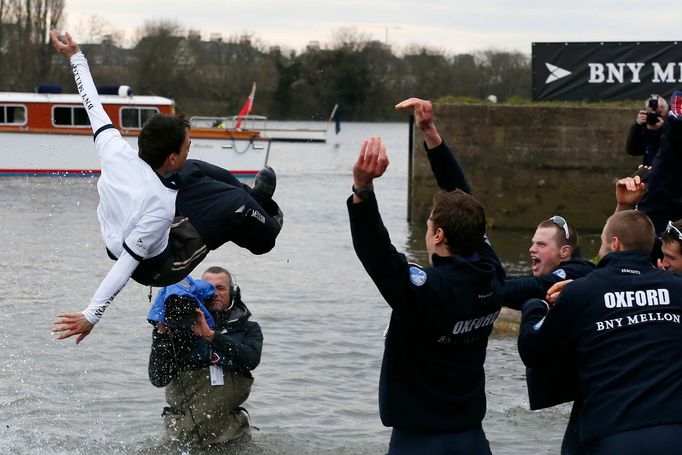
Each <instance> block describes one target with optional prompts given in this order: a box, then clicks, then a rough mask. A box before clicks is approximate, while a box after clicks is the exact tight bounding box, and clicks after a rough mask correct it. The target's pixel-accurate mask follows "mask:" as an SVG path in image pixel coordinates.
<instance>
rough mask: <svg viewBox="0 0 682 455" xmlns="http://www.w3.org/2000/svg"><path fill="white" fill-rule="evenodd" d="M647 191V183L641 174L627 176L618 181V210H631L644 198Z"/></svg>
mask: <svg viewBox="0 0 682 455" xmlns="http://www.w3.org/2000/svg"><path fill="white" fill-rule="evenodd" d="M645 191H646V183H644V182H642V179H641V178H640V177H639V175H635V176H634V177H625V178H622V179H620V180H618V182H617V183H616V203H617V204H618V205H617V207H616V211H617V212H618V211H620V210H630V209H632V208H634V207H635V205H636V204H637V203H638V202H639V200H640V199H642V196H644V192H645Z"/></svg>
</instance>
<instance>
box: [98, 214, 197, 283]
mask: <svg viewBox="0 0 682 455" xmlns="http://www.w3.org/2000/svg"><path fill="white" fill-rule="evenodd" d="M107 251H108V250H107ZM208 251H209V249H208V248H207V247H206V245H205V244H204V241H203V240H202V238H201V236H200V235H199V233H198V232H197V230H196V229H195V228H194V226H192V224H191V223H190V222H189V220H188V219H187V218H184V217H175V220H174V221H173V225H172V226H171V229H170V236H169V238H168V247H166V250H165V251H164V252H163V253H161V254H159V255H158V256H155V257H153V258H150V259H145V260H143V261H142V262H140V265H138V266H137V268H136V269H135V271H134V272H133V275H132V278H133V280H135V281H137V282H138V283H140V284H142V285H145V286H158V287H161V286H169V285H171V284H174V283H177V282H178V281H181V280H182V279H183V278H185V277H186V276H187V275H189V274H190V273H192V270H194V268H195V267H196V266H198V265H199V263H201V261H202V260H204V258H205V257H206V255H207V254H208ZM110 256H111V254H110Z"/></svg>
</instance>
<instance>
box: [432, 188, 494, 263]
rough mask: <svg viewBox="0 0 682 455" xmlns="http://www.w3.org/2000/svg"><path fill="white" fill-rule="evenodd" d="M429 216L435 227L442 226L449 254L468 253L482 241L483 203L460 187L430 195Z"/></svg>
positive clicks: (471, 252)
mask: <svg viewBox="0 0 682 455" xmlns="http://www.w3.org/2000/svg"><path fill="white" fill-rule="evenodd" d="M430 219H431V222H432V223H433V228H434V229H437V228H441V229H443V233H444V234H445V239H446V240H445V244H446V246H447V248H448V250H449V251H450V253H452V254H459V255H462V256H469V255H471V254H473V253H474V252H475V251H476V250H477V249H478V247H479V246H480V245H481V242H482V241H483V236H484V235H485V211H484V210H483V206H482V205H481V203H480V202H478V201H477V200H476V199H474V198H473V197H472V196H471V195H469V194H467V193H465V192H464V191H462V190H455V191H449V192H445V191H441V192H438V193H437V194H436V195H435V196H434V197H433V208H432V209H431V216H430Z"/></svg>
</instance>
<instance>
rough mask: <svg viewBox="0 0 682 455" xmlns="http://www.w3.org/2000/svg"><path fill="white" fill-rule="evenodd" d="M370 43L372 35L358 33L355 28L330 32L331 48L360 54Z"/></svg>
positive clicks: (341, 28)
mask: <svg viewBox="0 0 682 455" xmlns="http://www.w3.org/2000/svg"><path fill="white" fill-rule="evenodd" d="M371 41H372V35H370V34H369V33H365V32H360V31H359V30H358V28H357V27H339V28H337V29H336V30H334V31H333V32H332V42H331V48H332V49H346V50H349V51H353V52H360V51H362V50H363V49H364V48H365V47H366V46H367V43H369V42H371Z"/></svg>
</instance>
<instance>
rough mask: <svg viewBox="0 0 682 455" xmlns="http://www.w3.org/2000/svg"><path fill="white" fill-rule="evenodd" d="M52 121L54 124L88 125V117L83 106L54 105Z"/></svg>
mask: <svg viewBox="0 0 682 455" xmlns="http://www.w3.org/2000/svg"><path fill="white" fill-rule="evenodd" d="M52 123H54V125H55V126H82V127H86V126H90V119H89V118H88V114H87V113H86V112H85V108H84V107H77V106H55V107H54V108H53V109H52Z"/></svg>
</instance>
